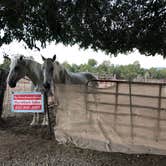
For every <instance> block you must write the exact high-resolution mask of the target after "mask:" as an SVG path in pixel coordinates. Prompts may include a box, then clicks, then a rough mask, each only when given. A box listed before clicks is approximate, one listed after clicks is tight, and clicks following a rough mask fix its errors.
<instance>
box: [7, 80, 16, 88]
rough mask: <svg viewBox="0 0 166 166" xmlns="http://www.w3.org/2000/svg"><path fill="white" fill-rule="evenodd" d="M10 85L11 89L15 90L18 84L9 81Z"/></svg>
mask: <svg viewBox="0 0 166 166" xmlns="http://www.w3.org/2000/svg"><path fill="white" fill-rule="evenodd" d="M8 85H9V86H10V87H11V88H15V87H16V83H15V82H14V81H8Z"/></svg>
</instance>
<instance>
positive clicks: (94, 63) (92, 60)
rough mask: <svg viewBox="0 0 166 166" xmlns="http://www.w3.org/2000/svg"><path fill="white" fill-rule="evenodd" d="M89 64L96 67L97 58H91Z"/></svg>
mask: <svg viewBox="0 0 166 166" xmlns="http://www.w3.org/2000/svg"><path fill="white" fill-rule="evenodd" d="M88 65H90V66H92V67H95V66H96V65H97V61H96V60H95V59H89V60H88Z"/></svg>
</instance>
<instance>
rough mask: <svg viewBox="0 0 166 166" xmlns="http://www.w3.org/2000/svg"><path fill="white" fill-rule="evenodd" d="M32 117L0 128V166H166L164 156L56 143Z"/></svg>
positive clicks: (11, 119) (12, 120) (7, 122)
mask: <svg viewBox="0 0 166 166" xmlns="http://www.w3.org/2000/svg"><path fill="white" fill-rule="evenodd" d="M31 120H32V117H31V116H24V117H8V118H7V119H5V123H4V124H3V125H2V124H1V126H0V166H24V165H26V166H36V165H37V166H40V165H41V166H56V165H57V166H122V165H123V166H166V156H161V155H147V154H144V155H138V154H132V155H127V154H122V153H106V152H97V151H93V150H83V149H80V148H77V147H74V146H72V145H61V144H58V143H57V142H56V141H55V139H54V138H53V139H52V140H50V139H49V132H48V128H47V127H41V126H39V127H31V126H29V124H30V122H31Z"/></svg>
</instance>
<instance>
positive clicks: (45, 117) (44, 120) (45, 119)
mask: <svg viewBox="0 0 166 166" xmlns="http://www.w3.org/2000/svg"><path fill="white" fill-rule="evenodd" d="M42 126H48V114H47V113H46V112H45V113H44V116H43V122H42Z"/></svg>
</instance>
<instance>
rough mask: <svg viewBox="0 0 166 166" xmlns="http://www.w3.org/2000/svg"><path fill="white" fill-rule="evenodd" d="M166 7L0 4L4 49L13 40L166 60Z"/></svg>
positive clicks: (65, 0)
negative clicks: (71, 46)
mask: <svg viewBox="0 0 166 166" xmlns="http://www.w3.org/2000/svg"><path fill="white" fill-rule="evenodd" d="M165 6H166V1H165V0H1V1H0V30H1V31H0V32H1V38H0V46H1V45H2V44H4V43H7V44H8V43H10V42H11V41H12V40H13V39H17V40H18V41H21V40H23V41H24V42H26V44H27V45H28V46H29V48H33V47H37V46H36V41H40V42H41V44H42V46H43V47H44V46H45V45H46V42H51V41H55V42H56V43H60V42H62V43H63V44H65V45H68V44H70V45H74V44H76V43H77V44H79V46H80V47H81V48H88V47H91V48H93V49H94V50H98V49H100V50H103V51H105V52H106V53H111V54H114V55H116V54H118V53H127V52H128V51H133V49H134V48H137V49H138V50H139V51H140V52H141V53H144V54H146V55H155V54H156V53H158V54H161V55H163V56H164V57H165V56H166V8H165ZM2 30H3V31H2ZM2 32H3V33H2Z"/></svg>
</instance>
